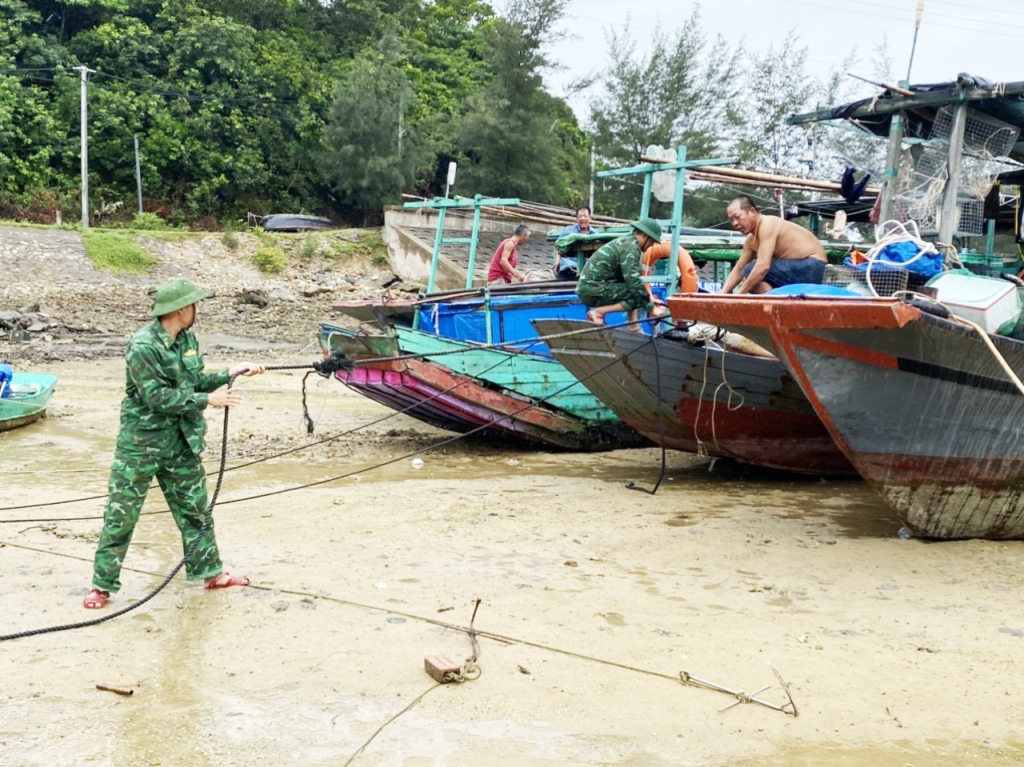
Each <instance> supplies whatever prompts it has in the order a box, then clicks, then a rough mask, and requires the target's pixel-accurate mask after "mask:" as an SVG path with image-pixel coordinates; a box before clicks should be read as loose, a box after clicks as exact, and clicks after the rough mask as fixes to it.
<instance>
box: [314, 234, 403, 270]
mask: <svg viewBox="0 0 1024 767" xmlns="http://www.w3.org/2000/svg"><path fill="white" fill-rule="evenodd" d="M324 257H325V258H332V259H333V258H341V259H344V258H365V259H367V260H369V261H370V262H371V263H372V264H374V265H376V266H387V263H388V249H387V246H386V245H385V244H384V238H383V237H382V236H381V232H380V230H379V229H370V230H367V231H365V232H363V236H362V237H361V238H360V239H358V240H328V242H327V245H326V248H325V251H324Z"/></svg>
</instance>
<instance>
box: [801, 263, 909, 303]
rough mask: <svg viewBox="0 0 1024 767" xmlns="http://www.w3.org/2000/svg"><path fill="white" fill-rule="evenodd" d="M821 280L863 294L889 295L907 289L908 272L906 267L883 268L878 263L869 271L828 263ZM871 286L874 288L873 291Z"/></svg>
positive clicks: (826, 283)
mask: <svg viewBox="0 0 1024 767" xmlns="http://www.w3.org/2000/svg"><path fill="white" fill-rule="evenodd" d="M821 281H822V282H823V283H824V284H825V285H835V286H837V287H840V288H846V289H847V290H850V291H853V292H854V293H860V294H861V295H864V296H872V295H878V296H891V295H892V294H893V293H896V292H898V291H900V290H906V289H907V281H908V274H907V270H906V269H892V268H885V267H882V266H879V265H875V266H873V267H872V269H871V270H870V271H869V270H867V269H866V268H861V269H857V268H855V267H852V266H837V265H835V264H829V265H828V266H826V267H825V276H824V277H823V278H822V280H821ZM871 288H874V292H872V290H871Z"/></svg>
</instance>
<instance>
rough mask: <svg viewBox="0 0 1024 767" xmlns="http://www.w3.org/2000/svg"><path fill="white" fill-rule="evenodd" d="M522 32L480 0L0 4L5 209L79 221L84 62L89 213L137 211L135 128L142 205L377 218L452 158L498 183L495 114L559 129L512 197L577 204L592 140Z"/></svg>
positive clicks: (173, 213) (196, 215)
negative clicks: (550, 90) (549, 84)
mask: <svg viewBox="0 0 1024 767" xmlns="http://www.w3.org/2000/svg"><path fill="white" fill-rule="evenodd" d="M541 4H543V0H541ZM548 20H549V21H551V19H548ZM520 24H521V22H520V21H517V20H515V19H501V18H498V17H497V16H496V15H495V13H494V11H493V10H492V9H491V8H490V6H488V5H486V4H484V3H481V2H478V0H429V1H428V0H364V1H363V2H342V1H341V0H336V1H335V2H321V0H0V206H4V207H6V208H7V209H8V210H17V211H19V212H21V213H22V214H25V213H27V214H28V215H32V213H33V212H35V213H37V214H38V217H39V218H41V219H44V220H45V218H46V217H47V216H52V214H53V211H54V210H55V209H56V208H58V207H59V208H62V209H63V210H64V212H65V215H69V214H70V215H74V211H75V210H76V202H77V196H78V194H79V189H80V184H79V149H78V147H79V141H78V133H79V124H80V123H79V91H80V79H79V77H80V76H79V73H78V72H77V71H74V70H73V69H72V68H73V67H75V66H81V65H85V66H88V67H90V68H91V69H94V70H96V71H95V73H93V74H92V75H91V76H90V81H89V91H88V93H89V155H90V157H89V160H90V166H89V167H90V177H89V179H90V193H91V195H90V196H91V201H92V203H93V205H92V208H93V209H94V210H108V211H109V210H111V209H112V206H111V203H113V202H115V201H118V202H121V203H123V207H122V209H121V211H119V212H118V213H117V214H116V215H119V216H121V217H124V218H131V210H132V209H134V199H135V160H134V148H133V140H134V136H135V135H136V134H137V135H138V136H139V141H140V145H141V152H140V154H141V158H142V163H141V165H142V186H143V193H144V197H145V199H146V201H147V209H150V210H153V211H155V212H158V213H160V214H161V215H163V216H164V217H168V218H170V219H171V220H173V221H184V220H191V221H195V220H197V219H201V218H203V217H209V216H213V217H217V218H225V217H229V216H239V215H242V214H244V213H245V212H246V211H247V210H253V211H256V212H259V213H265V212H269V211H271V210H274V209H288V210H292V211H306V212H318V213H331V212H340V213H342V214H345V213H349V214H358V215H364V216H365V214H366V213H367V212H371V213H372V212H373V211H375V210H376V211H378V215H379V208H380V205H381V204H382V203H385V202H391V201H394V200H396V199H397V197H398V195H399V194H400V193H401V192H403V191H411V190H413V189H414V188H419V190H420V191H426V192H432V191H435V190H436V183H435V179H436V178H438V177H442V178H443V173H444V169H445V167H446V165H447V160H448V159H453V158H454V159H461V160H464V161H465V164H466V165H467V167H470V166H471V167H472V168H474V169H475V170H477V171H478V175H477V176H476V177H475V178H481V177H483V176H490V179H491V181H490V183H491V185H493V186H495V187H498V186H501V187H502V189H501V193H503V194H505V193H508V192H509V190H508V189H507V188H505V186H504V185H503V184H501V183H495V181H494V178H495V176H504V175H506V174H508V172H509V170H510V166H509V164H508V162H507V157H508V156H510V155H519V154H520V150H519V148H518V147H513V148H511V149H510V150H509V151H507V152H502V149H501V142H500V141H497V142H496V141H495V139H494V137H493V136H492V135H491V134H490V133H489V132H488V130H487V128H486V126H484V125H483V124H482V123H483V121H482V120H481V115H486V114H488V110H490V113H491V114H494V113H495V110H496V111H497V112H498V113H499V114H502V115H504V109H503V107H507V108H508V109H509V110H513V111H514V112H515V114H516V117H517V119H519V118H522V120H523V123H524V124H529V125H533V126H535V128H536V131H539V130H540V126H543V128H544V130H545V131H546V130H547V127H548V126H549V125H551V124H552V123H554V124H556V125H557V130H555V131H554V133H553V135H554V141H553V142H552V143H553V146H552V147H550V151H548V152H547V153H546V154H545V155H544V156H543V158H538V160H537V162H536V163H535V165H534V167H532V168H530V169H528V170H522V171H520V172H519V177H520V181H517V182H515V183H514V186H515V187H516V189H515V191H516V192H520V193H523V194H526V195H532V196H534V197H544V198H545V199H548V200H550V201H553V202H572V201H573V199H571V198H572V194H571V193H570V176H571V175H572V172H573V171H574V170H576V169H577V168H578V167H581V163H582V159H581V158H582V157H583V155H584V154H585V152H584V150H583V149H582V148H581V147H582V146H583V144H584V143H585V142H583V141H582V140H581V139H579V135H580V134H579V128H578V126H577V125H576V121H575V118H574V117H573V116H572V113H571V111H570V110H569V109H568V108H567V107H566V106H565V105H564V103H562V102H560V101H558V100H557V99H554V98H552V97H551V96H549V95H548V94H547V93H545V92H544V90H543V87H542V85H541V82H540V80H539V77H538V76H537V71H538V66H539V64H538V62H537V61H536V60H531V57H534V58H536V55H537V52H536V50H535V49H536V48H537V47H538V46H539V45H540V44H541V39H540V38H538V39H519V38H518V37H517V32H518V31H519V29H520V26H517V25H520ZM540 32H541V33H542V32H543V30H540ZM541 37H542V35H541ZM510 57H511V58H512V59H515V64H516V66H518V64H519V63H522V67H521V69H522V72H521V73H520V72H518V71H513V72H510V71H509V69H508V67H507V64H508V63H509V61H510ZM542 64H543V61H541V62H540V65H542ZM516 80H518V82H517V83H513V82H512V81H516ZM496 100H497V101H496ZM464 116H465V118H466V119H465V122H464V123H463V117H464ZM463 126H464V127H463ZM462 136H464V137H465V142H466V143H465V144H464V145H463V144H461V143H460V137H462ZM510 138H512V137H511V136H510ZM515 140H516V141H517V142H520V141H522V140H523V136H522V135H516V136H515ZM574 152H575V153H577V154H579V157H574V156H572V154H573V153H574ZM541 162H543V163H544V164H548V163H550V164H549V167H550V171H549V170H546V169H545V168H544V167H541ZM573 180H575V179H573ZM496 191H497V189H496ZM0 212H3V211H0Z"/></svg>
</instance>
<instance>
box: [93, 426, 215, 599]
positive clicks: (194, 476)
mask: <svg viewBox="0 0 1024 767" xmlns="http://www.w3.org/2000/svg"><path fill="white" fill-rule="evenodd" d="M180 448H181V449H180V450H177V451H176V452H175V453H174V455H173V457H171V458H159V457H152V456H142V455H136V454H125V453H122V452H120V451H118V452H115V453H114V464H113V466H112V467H111V470H110V498H109V499H108V500H107V507H106V509H105V510H104V512H103V532H102V533H100V542H99V546H98V547H97V548H96V563H95V567H94V570H93V579H92V584H93V587H94V588H97V589H99V590H100V591H112V592H113V591H117V590H118V589H120V588H121V582H120V580H118V578H119V576H120V573H121V565H122V564H123V563H124V557H125V554H126V553H127V551H128V544H129V543H131V540H132V533H133V532H134V531H135V523H136V522H138V521H139V512H140V511H141V510H142V504H143V502H144V501H145V500H146V492H147V491H148V490H149V485H150V483H151V482H152V481H153V477H156V479H157V482H159V483H160V489H161V490H163V492H164V498H165V499H166V501H167V505H168V506H169V507H170V509H171V515H172V516H173V517H174V521H175V523H176V524H177V525H178V529H179V530H180V531H181V540H182V545H183V546H184V548H185V550H186V551H187V550H188V547H189V546H190V545H191V544H192V541H194V540H195V539H196V538H197V537H199V542H198V543H197V544H196V548H195V551H193V552H192V556H190V557H189V558H188V560H187V561H186V562H185V575H186V577H187V578H188V580H190V581H198V580H204V579H206V578H212V577H213V576H215V575H218V574H219V573H220V572H221V571H222V570H223V566H222V565H221V561H220V553H219V552H218V551H217V541H216V540H215V538H214V535H213V520H212V519H211V520H210V527H209V529H207V530H206V531H205V532H203V533H202V536H200V535H199V534H200V531H201V530H202V527H203V522H204V521H205V519H206V509H207V507H208V505H209V499H208V498H207V494H206V472H205V471H204V470H203V464H202V463H201V462H200V460H199V456H197V455H195V454H194V453H193V452H192V451H191V450H190V449H189V448H188V446H187V445H185V444H184V441H182V443H181V445H180Z"/></svg>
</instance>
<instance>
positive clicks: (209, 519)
mask: <svg viewBox="0 0 1024 767" xmlns="http://www.w3.org/2000/svg"><path fill="white" fill-rule="evenodd" d="M234 382H235V379H234V378H232V379H230V380H229V381H228V386H229V387H230V386H231V384H233V383H234ZM230 412H231V408H228V407H226V408H224V429H223V433H222V435H221V443H220V471H219V472H218V474H217V486H216V487H215V488H214V490H213V497H212V498H211V499H210V504H209V506H207V508H206V519H204V520H203V526H202V527H201V528H199V532H198V533H197V534H196V537H195V538H193V539H192V542H191V543H190V544H189V545H188V547H187V548H186V549H185V555H184V556H183V557H182V558H181V561H179V562H178V564H176V565H175V566H174V569H173V570H171V572H170V573H168V575H167V577H166V578H164V580H163V582H162V583H161V584H160V585H159V586H157V587H156V588H155V589H153V590H152V591H151V592H149V594H147V595H146V596H144V597H143V598H142V599H140V600H139V601H138V602H133V603H132V604H130V605H128V606H127V607H123V608H121V609H120V610H118V611H117V612H113V613H110V614H109V615H104V616H103V617H102V618H95V619H93V620H89V621H81V622H79V623H66V624H64V625H62V626H49V627H47V628H42V629H32V630H30V631H20V632H18V633H16V634H7V635H6V636H0V642H6V641H9V640H11V639H23V638H25V637H30V636H39V635H40V634H52V633H55V632H57V631H70V630H71V629H83V628H87V627H89V626H98V625H99V624H101V623H106V622H107V621H110V620H113V619H114V618H117V617H120V616H122V615H124V614H125V613H129V612H131V611H132V610H134V609H136V608H138V607H142V605H144V604H146V602H148V601H149V600H151V599H152V598H153V597H155V596H156V595H157V594H159V593H160V592H161V591H163V590H164V588H166V587H167V584H168V583H170V582H171V580H172V579H173V578H174V576H176V575H177V574H178V573H179V572H180V571H181V568H182V567H184V566H185V562H187V561H188V558H189V557H190V556H192V554H193V552H194V551H195V550H196V547H197V546H198V545H199V540H200V539H201V538H202V537H203V534H204V533H206V531H207V530H209V529H210V525H211V524H213V507H214V506H216V505H217V496H219V495H220V488H221V485H222V484H223V482H224V464H225V463H226V461H227V455H228V414H229V413H230Z"/></svg>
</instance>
